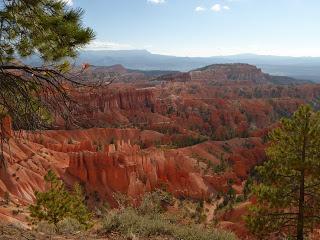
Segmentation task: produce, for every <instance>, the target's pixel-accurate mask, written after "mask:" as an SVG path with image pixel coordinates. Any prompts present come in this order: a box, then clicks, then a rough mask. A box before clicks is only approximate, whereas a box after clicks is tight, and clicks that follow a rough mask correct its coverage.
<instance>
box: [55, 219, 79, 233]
mask: <svg viewBox="0 0 320 240" xmlns="http://www.w3.org/2000/svg"><path fill="white" fill-rule="evenodd" d="M57 227H58V232H59V233H60V234H74V233H76V232H79V231H82V230H84V229H85V228H84V226H83V225H82V224H81V223H79V221H77V220H76V219H74V218H65V219H63V220H62V221H60V222H58V224H57Z"/></svg>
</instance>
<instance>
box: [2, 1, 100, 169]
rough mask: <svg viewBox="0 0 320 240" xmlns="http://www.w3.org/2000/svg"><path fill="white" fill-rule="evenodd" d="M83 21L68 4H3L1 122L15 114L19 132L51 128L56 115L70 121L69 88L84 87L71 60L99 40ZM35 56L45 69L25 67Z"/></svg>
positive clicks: (18, 2) (50, 2) (35, 2)
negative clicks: (25, 59)
mask: <svg viewBox="0 0 320 240" xmlns="http://www.w3.org/2000/svg"><path fill="white" fill-rule="evenodd" d="M82 16H83V10H82V9H80V8H77V9H73V8H70V7H68V6H67V5H66V3H65V1H62V0H32V1H31V0H0V121H2V118H3V117H4V116H6V115H9V116H11V118H12V119H13V124H14V128H15V129H28V130H34V129H40V128H44V127H48V126H50V124H51V123H52V117H51V113H54V114H56V115H59V116H60V117H62V118H64V119H65V120H66V122H68V121H69V119H70V118H71V116H72V115H71V114H70V113H71V103H72V102H73V101H71V98H70V95H69V94H68V88H70V86H71V85H73V86H75V85H76V86H83V85H84V84H83V83H81V82H79V81H78V80H75V78H74V77H73V76H72V74H70V73H69V71H68V70H69V69H70V63H69V60H70V59H71V58H73V57H75V56H76V55H77V51H78V50H79V49H80V48H82V47H84V46H85V45H86V44H88V43H89V42H90V41H91V40H92V39H93V38H94V33H93V31H92V30H91V29H90V28H87V27H84V26H83V25H82V21H81V20H82ZM34 55H37V56H39V57H40V58H41V59H42V60H43V63H42V66H38V67H35V66H29V65H26V64H24V63H22V62H21V60H23V58H25V57H29V56H34ZM86 66H87V65H86ZM0 138H1V140H3V139H4V136H3V135H2V134H1V133H0ZM2 142H3V141H1V143H0V144H2ZM0 147H1V146H0ZM1 154H2V152H0V161H1V162H0V163H2V166H6V164H5V162H4V158H3V156H2V155H1ZM0 167H1V166H0Z"/></svg>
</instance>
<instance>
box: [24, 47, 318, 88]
mask: <svg viewBox="0 0 320 240" xmlns="http://www.w3.org/2000/svg"><path fill="white" fill-rule="evenodd" d="M27 61H28V63H31V64H35V65H37V64H39V62H40V61H39V59H37V58H31V59H28V60H27ZM76 63H77V64H81V63H90V64H91V65H95V66H111V65H115V64H121V65H123V66H124V67H126V68H129V69H138V70H162V71H163V70H165V71H167V70H170V71H190V70H192V69H196V68H201V67H204V66H207V65H210V64H218V63H248V64H253V65H256V66H257V67H259V68H261V69H262V70H263V71H264V72H266V73H269V74H272V75H278V76H279V75H280V76H289V77H294V78H296V79H303V80H311V81H315V82H320V57H280V56H267V55H255V54H241V55H231V56H215V57H175V56H167V55H160V54H152V53H150V52H148V51H146V50H103V51H82V52H80V54H79V57H78V58H77V60H76Z"/></svg>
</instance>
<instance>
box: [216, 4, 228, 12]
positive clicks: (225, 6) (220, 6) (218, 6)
mask: <svg viewBox="0 0 320 240" xmlns="http://www.w3.org/2000/svg"><path fill="white" fill-rule="evenodd" d="M211 10H212V11H214V12H221V11H223V10H225V11H228V10H230V7H229V6H227V5H223V6H222V5H221V4H219V3H217V4H214V5H213V6H212V7H211Z"/></svg>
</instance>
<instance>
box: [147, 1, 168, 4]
mask: <svg viewBox="0 0 320 240" xmlns="http://www.w3.org/2000/svg"><path fill="white" fill-rule="evenodd" d="M147 1H148V2H149V3H152V4H162V3H165V2H166V0H147Z"/></svg>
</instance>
